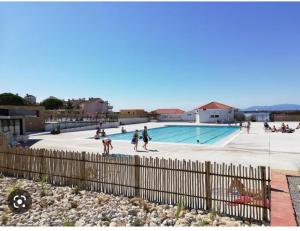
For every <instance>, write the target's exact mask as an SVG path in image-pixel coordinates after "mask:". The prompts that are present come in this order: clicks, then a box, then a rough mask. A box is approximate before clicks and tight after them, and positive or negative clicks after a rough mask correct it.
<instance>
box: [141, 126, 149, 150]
mask: <svg viewBox="0 0 300 231" xmlns="http://www.w3.org/2000/svg"><path fill="white" fill-rule="evenodd" d="M142 136H143V141H144V145H143V148H144V149H145V150H147V144H148V142H149V140H151V138H150V136H149V135H148V129H147V126H144V130H143V133H142Z"/></svg>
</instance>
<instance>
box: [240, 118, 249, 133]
mask: <svg viewBox="0 0 300 231" xmlns="http://www.w3.org/2000/svg"><path fill="white" fill-rule="evenodd" d="M242 127H245V128H247V133H248V134H249V132H250V127H251V123H250V121H247V124H246V126H244V125H243V122H240V129H241V130H242Z"/></svg>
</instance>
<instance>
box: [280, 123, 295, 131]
mask: <svg viewBox="0 0 300 231" xmlns="http://www.w3.org/2000/svg"><path fill="white" fill-rule="evenodd" d="M294 131H295V129H291V128H290V127H289V125H288V124H287V125H286V126H285V129H284V130H282V132H283V133H293V132H294Z"/></svg>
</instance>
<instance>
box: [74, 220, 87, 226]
mask: <svg viewBox="0 0 300 231" xmlns="http://www.w3.org/2000/svg"><path fill="white" fill-rule="evenodd" d="M84 225H85V222H84V220H82V219H79V220H78V221H76V222H75V226H84Z"/></svg>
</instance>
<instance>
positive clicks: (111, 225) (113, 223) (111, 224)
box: [109, 222, 117, 227]
mask: <svg viewBox="0 0 300 231" xmlns="http://www.w3.org/2000/svg"><path fill="white" fill-rule="evenodd" d="M109 226H110V227H117V223H116V222H111V223H110V224H109Z"/></svg>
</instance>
